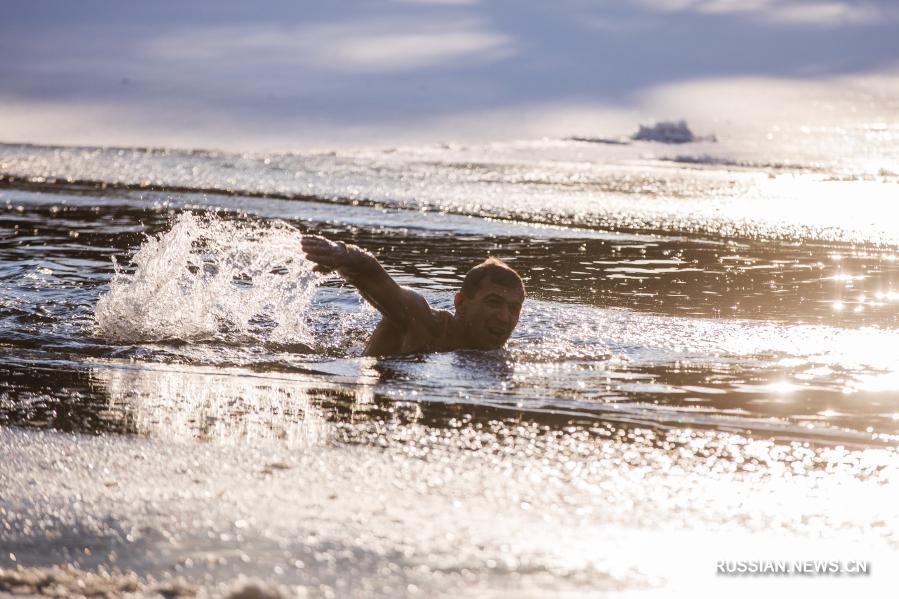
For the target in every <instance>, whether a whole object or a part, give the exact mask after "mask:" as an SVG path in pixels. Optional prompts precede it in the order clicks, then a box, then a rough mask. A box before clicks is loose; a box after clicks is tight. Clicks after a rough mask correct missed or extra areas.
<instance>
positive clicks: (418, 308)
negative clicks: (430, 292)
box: [401, 287, 449, 324]
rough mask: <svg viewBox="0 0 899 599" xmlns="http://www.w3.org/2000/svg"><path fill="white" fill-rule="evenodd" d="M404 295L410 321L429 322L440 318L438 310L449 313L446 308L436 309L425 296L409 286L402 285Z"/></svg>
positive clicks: (404, 303)
mask: <svg viewBox="0 0 899 599" xmlns="http://www.w3.org/2000/svg"><path fill="white" fill-rule="evenodd" d="M401 290H402V291H401V293H402V297H403V305H404V307H405V310H406V313H407V314H408V315H409V317H410V318H409V321H410V323H412V322H414V323H428V324H430V321H433V320H435V319H436V318H438V316H437V314H438V312H443V313H446V314H449V312H446V311H445V310H434V309H433V308H432V307H431V304H429V303H428V300H426V299H425V297H424V296H423V295H422V294H420V293H418V292H417V291H414V290H413V289H410V288H409V287H401Z"/></svg>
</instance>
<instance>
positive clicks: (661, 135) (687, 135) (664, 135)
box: [631, 120, 718, 144]
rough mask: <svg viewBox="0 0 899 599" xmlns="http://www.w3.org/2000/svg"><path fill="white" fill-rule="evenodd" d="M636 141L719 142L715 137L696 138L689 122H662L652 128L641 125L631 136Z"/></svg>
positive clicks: (664, 142)
mask: <svg viewBox="0 0 899 599" xmlns="http://www.w3.org/2000/svg"><path fill="white" fill-rule="evenodd" d="M631 139H633V140H634V141H657V142H659V143H663V144H686V143H690V142H694V141H718V140H717V139H715V136H714V135H706V136H696V135H693V132H692V131H690V127H688V126H687V121H684V120H680V121H660V122H658V123H656V124H655V125H653V126H651V127H647V126H646V125H640V130H639V131H637V132H636V133H634V134H633V135H632V136H631Z"/></svg>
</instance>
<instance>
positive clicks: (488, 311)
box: [302, 235, 525, 356]
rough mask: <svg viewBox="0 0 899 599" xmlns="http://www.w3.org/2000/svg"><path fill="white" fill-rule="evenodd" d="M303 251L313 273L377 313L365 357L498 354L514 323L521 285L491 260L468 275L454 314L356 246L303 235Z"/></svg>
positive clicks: (519, 308) (521, 296) (501, 266)
mask: <svg viewBox="0 0 899 599" xmlns="http://www.w3.org/2000/svg"><path fill="white" fill-rule="evenodd" d="M302 247H303V252H305V254H306V257H307V258H308V259H309V260H311V261H312V262H314V263H315V264H316V266H315V267H314V269H313V270H315V271H317V272H322V273H328V272H332V271H337V273H338V274H340V275H341V276H342V277H343V278H344V279H346V281H347V282H349V283H351V284H352V285H354V286H355V287H356V288H357V289H358V290H359V293H360V294H361V295H362V297H363V298H365V300H366V301H368V302H369V303H370V304H371V305H372V306H374V307H375V308H377V309H378V311H379V312H381V315H382V319H381V322H380V323H378V326H377V327H376V328H375V331H374V333H372V336H371V339H369V341H368V345H366V348H365V355H368V356H383V355H399V354H411V353H419V352H434V351H437V352H444V351H453V350H457V349H499V348H501V347H502V346H503V345H505V343H506V340H507V339H508V338H509V336H510V335H511V334H512V331H513V330H514V329H515V325H516V324H517V323H518V316H519V314H520V312H521V305H522V303H523V302H524V296H525V294H524V285H523V284H522V283H521V278H520V277H519V276H518V274H517V273H515V271H514V270H512V269H511V268H509V267H508V266H506V265H505V264H504V263H502V262H501V261H499V260H496V259H494V258H491V259H490V260H487V261H486V262H484V263H483V264H480V265H478V266H476V267H475V268H473V269H472V270H471V271H469V273H468V275H466V279H465V281H464V282H463V285H462V290H461V291H459V292H458V293H456V295H455V298H454V303H455V309H456V311H455V313H452V312H448V311H446V310H435V309H433V308H431V306H430V305H429V304H428V302H427V300H426V299H425V298H424V297H422V296H421V295H420V294H418V293H416V292H415V291H413V290H411V289H409V288H407V287H400V286H399V285H398V284H397V283H396V281H394V280H393V279H392V278H391V277H390V275H389V274H387V271H385V270H384V267H382V266H381V264H380V263H379V262H378V261H377V259H375V257H374V256H372V255H371V254H370V253H368V252H366V251H364V250H362V249H360V248H358V247H356V246H354V245H346V244H344V243H342V242H333V241H329V240H327V239H325V238H324V237H319V236H317V235H305V236H303V240H302Z"/></svg>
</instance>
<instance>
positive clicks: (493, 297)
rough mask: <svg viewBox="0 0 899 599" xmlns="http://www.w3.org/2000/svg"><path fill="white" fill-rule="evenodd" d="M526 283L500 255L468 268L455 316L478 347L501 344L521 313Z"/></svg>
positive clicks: (465, 333)
mask: <svg viewBox="0 0 899 599" xmlns="http://www.w3.org/2000/svg"><path fill="white" fill-rule="evenodd" d="M523 302H524V283H522V281H521V277H520V276H518V273H517V272H515V271H514V270H512V269H511V268H510V267H509V266H508V265H507V264H506V263H505V262H503V261H502V260H498V259H497V258H488V259H487V260H485V261H484V262H482V263H481V264H478V265H477V266H475V267H474V268H472V269H471V270H469V271H468V274H466V275H465V280H463V281H462V289H461V291H459V292H458V293H457V294H456V302H455V303H456V317H457V318H458V319H459V320H460V321H461V324H462V327H463V333H464V335H465V337H466V341H467V343H468V344H469V345H470V346H471V347H472V348H476V349H498V348H500V347H502V346H503V345H504V344H505V343H506V340H507V339H509V336H510V335H511V334H512V331H513V330H514V329H515V325H516V324H518V316H519V314H520V313H521V304H522V303H523Z"/></svg>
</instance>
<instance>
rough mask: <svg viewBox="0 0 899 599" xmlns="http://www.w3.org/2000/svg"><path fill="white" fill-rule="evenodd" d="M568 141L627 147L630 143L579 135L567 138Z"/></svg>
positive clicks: (628, 141)
mask: <svg viewBox="0 0 899 599" xmlns="http://www.w3.org/2000/svg"><path fill="white" fill-rule="evenodd" d="M565 139H567V140H568V141H582V142H585V143H590V144H608V145H611V146H626V145H628V144H629V143H631V142H630V140H627V139H610V138H607V137H583V136H578V135H573V136H571V137H566V138H565Z"/></svg>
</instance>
